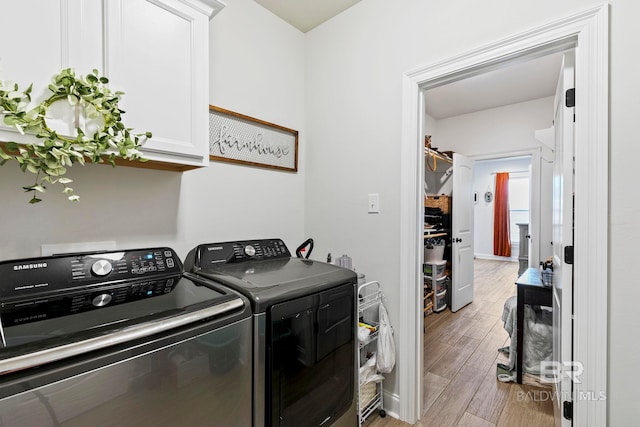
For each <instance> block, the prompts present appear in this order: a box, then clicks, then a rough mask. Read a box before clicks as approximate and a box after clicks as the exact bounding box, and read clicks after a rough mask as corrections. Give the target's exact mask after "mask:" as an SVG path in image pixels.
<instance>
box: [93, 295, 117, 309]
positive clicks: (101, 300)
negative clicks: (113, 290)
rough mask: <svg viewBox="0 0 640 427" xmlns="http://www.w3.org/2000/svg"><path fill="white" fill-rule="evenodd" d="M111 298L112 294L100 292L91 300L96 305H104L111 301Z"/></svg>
mask: <svg viewBox="0 0 640 427" xmlns="http://www.w3.org/2000/svg"><path fill="white" fill-rule="evenodd" d="M111 299H112V297H111V294H100V295H96V296H95V297H94V298H93V300H91V304H93V305H94V306H96V307H104V306H105V305H107V304H109V303H110V302H111Z"/></svg>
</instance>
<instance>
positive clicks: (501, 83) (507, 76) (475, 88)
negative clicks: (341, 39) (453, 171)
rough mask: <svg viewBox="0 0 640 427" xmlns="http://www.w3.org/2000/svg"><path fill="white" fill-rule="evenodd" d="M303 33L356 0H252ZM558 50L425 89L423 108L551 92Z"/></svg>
mask: <svg viewBox="0 0 640 427" xmlns="http://www.w3.org/2000/svg"><path fill="white" fill-rule="evenodd" d="M255 1H256V3H258V4H260V5H262V6H263V7H265V8H266V9H268V10H269V11H271V12H273V13H274V14H275V15H277V16H279V17H280V18H282V19H283V20H284V21H286V22H288V23H289V24H290V25H292V26H294V27H296V28H298V29H299V30H300V31H302V32H303V33H306V32H307V31H309V30H311V29H313V28H315V27H316V26H318V25H320V24H322V23H323V22H325V21H327V20H329V19H331V18H333V17H334V16H336V15H338V14H340V13H342V12H343V11H345V10H346V9H348V8H350V7H351V6H353V5H354V4H356V3H358V2H359V1H360V0H255ZM561 61H562V54H561V53H557V54H552V55H547V56H544V57H541V58H537V59H531V60H529V61H526V62H520V63H516V64H509V65H508V66H505V67H503V68H499V69H496V70H494V71H491V72H486V73H483V74H479V75H477V76H474V77H469V78H465V79H463V80H459V81H457V82H453V83H450V84H446V85H443V86H438V87H435V88H433V89H429V90H427V91H425V107H426V112H427V114H429V115H430V116H431V117H433V118H435V119H443V118H446V117H453V116H459V115H461V114H468V113H472V112H476V111H482V110H486V109H489V108H495V107H500V106H504V105H510V104H515V103H518V102H525V101H530V100H533V99H538V98H544V97H547V96H553V95H554V93H555V89H556V83H557V81H558V76H559V72H560V64H561Z"/></svg>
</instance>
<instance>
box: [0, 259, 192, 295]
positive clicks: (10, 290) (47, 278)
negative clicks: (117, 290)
mask: <svg viewBox="0 0 640 427" xmlns="http://www.w3.org/2000/svg"><path fill="white" fill-rule="evenodd" d="M176 274H182V262H180V259H179V258H178V256H177V254H176V253H175V251H174V250H173V249H171V248H151V249H133V250H125V251H109V252H92V253H77V254H61V255H54V256H50V257H40V258H31V259H22V260H14V261H3V262H0V277H2V279H3V280H2V281H3V286H1V287H0V301H3V302H5V301H11V300H14V299H16V298H17V299H22V298H28V299H32V298H34V296H38V295H47V294H52V293H56V292H64V291H68V290H72V289H76V288H78V289H82V288H87V287H93V286H97V285H102V284H112V283H120V282H124V281H131V280H144V279H149V280H151V279H153V278H154V277H156V276H166V275H174V276H175V275H176ZM104 298H106V297H104ZM96 301H97V303H98V304H103V305H105V304H106V303H105V302H104V301H105V300H104V299H102V300H100V299H98V300H96Z"/></svg>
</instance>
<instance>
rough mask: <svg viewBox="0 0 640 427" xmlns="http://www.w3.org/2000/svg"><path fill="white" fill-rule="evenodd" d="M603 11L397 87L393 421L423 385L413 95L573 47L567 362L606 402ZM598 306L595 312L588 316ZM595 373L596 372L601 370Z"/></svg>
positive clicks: (410, 77)
mask: <svg viewBox="0 0 640 427" xmlns="http://www.w3.org/2000/svg"><path fill="white" fill-rule="evenodd" d="M607 23H608V7H607V6H606V5H603V6H599V7H596V8H593V9H590V10H587V11H585V12H582V13H578V14H575V15H573V16H570V17H567V18H564V19H562V20H558V21H555V22H552V23H549V24H547V25H544V26H541V27H539V28H535V29H533V30H530V31H527V32H525V33H521V34H516V35H514V36H511V37H509V38H507V39H504V40H501V41H499V42H496V43H494V44H491V45H488V46H483V47H481V48H479V49H476V50H474V51H472V52H467V53H464V54H462V55H459V56H457V57H454V58H452V59H447V60H445V61H442V62H440V63H437V64H434V65H431V66H427V67H423V68H420V69H418V70H414V71H411V72H409V73H407V74H406V75H405V76H404V82H403V94H404V96H403V99H404V107H403V136H402V152H401V163H402V165H401V166H402V167H401V170H402V177H401V226H400V244H401V254H400V255H401V260H402V261H401V277H400V299H401V305H402V306H403V307H404V308H405V309H403V311H402V315H401V316H402V317H401V324H402V325H403V327H402V328H401V329H400V331H399V334H398V335H399V337H398V341H399V344H400V347H401V351H400V359H399V366H400V368H399V381H398V382H399V393H400V396H402V397H403V399H402V400H401V401H400V407H399V409H398V412H399V415H400V417H401V418H402V419H404V420H407V421H409V422H415V420H416V419H417V418H418V417H419V416H420V405H421V398H422V392H421V385H422V376H421V375H420V374H421V372H422V367H421V360H422V346H421V341H422V336H421V335H422V329H421V328H419V327H418V325H419V322H420V321H421V314H422V313H421V308H420V303H421V302H422V301H421V299H420V298H416V296H417V295H416V293H417V289H418V288H417V284H418V283H420V282H419V281H420V280H421V277H420V276H419V272H420V264H421V261H422V253H421V247H422V244H421V243H422V242H421V239H422V236H421V235H417V233H416V230H418V229H419V226H420V225H422V224H421V222H422V221H421V218H420V213H421V210H422V209H421V206H419V205H418V203H417V201H418V200H421V199H419V197H420V195H421V193H420V190H421V189H420V188H419V185H418V183H419V182H421V181H422V180H421V179H420V177H421V176H422V170H421V163H422V161H421V157H422V141H421V140H422V138H423V136H422V135H420V131H421V130H422V128H423V126H422V120H423V119H422V117H423V115H422V112H423V111H424V101H423V100H422V99H421V92H422V91H423V90H424V89H425V88H427V87H430V86H431V87H435V86H438V85H441V84H443V83H445V82H447V81H453V80H460V79H463V78H465V77H468V76H471V75H474V74H481V73H482V72H485V71H486V70H489V69H491V68H494V67H499V66H504V65H505V64H508V63H511V62H512V61H519V60H523V59H525V58H532V57H536V56H537V57H540V56H544V55H548V54H549V53H552V52H559V51H563V50H566V49H570V48H574V47H576V46H580V55H578V58H577V62H576V93H577V94H581V95H580V97H579V103H580V104H579V105H580V112H581V115H582V116H581V118H580V120H578V121H576V126H575V129H576V132H575V135H576V141H577V142H576V143H577V146H578V147H579V149H578V150H577V151H576V155H575V168H576V170H575V180H576V192H575V242H576V245H575V250H574V258H573V263H574V269H575V271H576V276H575V280H576V282H579V283H581V287H582V289H581V290H580V291H578V292H576V293H575V309H574V316H575V326H574V334H575V335H574V336H576V337H577V338H576V339H575V343H576V345H574V360H580V362H581V363H582V365H583V367H584V371H583V373H582V376H581V378H580V379H581V382H580V383H579V384H576V387H575V391H576V392H577V393H578V394H579V393H580V392H581V391H583V392H584V393H587V391H588V390H598V391H602V392H604V393H605V394H606V390H607V383H606V372H607V370H606V360H607V330H606V329H607V310H606V307H604V308H603V307H602V304H601V302H602V301H606V300H607V287H606V286H601V284H602V283H607V278H608V271H607V267H606V265H603V263H602V260H605V259H608V246H607V242H608V234H607V229H606V227H601V226H600V227H599V226H598V225H599V224H606V223H607V222H608V212H607V210H608V206H607V204H606V203H599V201H600V200H608V121H607V120H608V73H607V71H608V28H607ZM596 307H600V309H599V310H595V308H596ZM603 367H604V369H603ZM588 405H589V407H588V410H589V416H588V417H587V402H584V401H582V402H581V401H579V400H578V401H576V402H574V411H573V416H574V421H576V423H578V424H580V421H581V420H582V421H585V422H586V420H587V418H589V420H590V421H594V422H595V423H597V424H598V423H599V424H605V423H606V408H607V405H606V400H601V401H598V402H595V403H594V402H588Z"/></svg>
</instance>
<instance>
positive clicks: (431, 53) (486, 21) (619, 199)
mask: <svg viewBox="0 0 640 427" xmlns="http://www.w3.org/2000/svg"><path fill="white" fill-rule="evenodd" d="M600 3H601V2H600V1H595V0H593V1H590V0H566V1H563V2H557V1H554V0H536V1H533V0H523V1H519V2H517V5H516V4H515V3H514V2H512V1H509V0H490V1H485V2H470V1H468V2H425V1H420V0H404V1H399V2H393V4H391V3H389V2H386V1H383V0H364V1H361V2H359V3H357V4H356V5H355V6H353V7H351V8H350V9H348V10H347V11H345V12H344V13H342V14H341V15H339V16H338V17H336V18H335V19H332V20H330V21H328V22H326V23H325V24H323V25H322V26H320V27H318V28H316V29H315V30H312V31H311V32H309V33H308V34H307V51H306V54H307V64H306V78H307V83H306V89H307V98H306V109H307V131H308V134H307V140H308V145H309V151H308V154H309V156H308V159H309V168H308V174H307V176H306V179H307V182H306V187H305V188H306V190H307V199H306V203H305V218H306V224H305V227H306V230H307V233H308V234H309V235H312V236H315V237H317V238H318V240H319V241H320V244H319V246H318V248H319V250H320V251H321V252H326V251H329V250H331V251H334V252H342V251H347V252H348V253H349V254H350V255H351V256H352V257H353V258H354V262H355V265H356V266H357V267H358V268H360V269H362V271H364V272H366V274H367V277H368V278H372V279H378V280H380V281H382V283H383V286H384V291H385V293H386V295H387V299H388V306H389V311H390V317H391V321H392V322H393V323H394V325H395V326H396V328H402V327H403V325H399V324H398V319H399V311H400V310H401V307H400V304H399V300H398V295H399V291H398V288H397V287H398V280H399V277H400V271H399V268H400V267H399V266H400V259H399V254H400V248H399V247H398V245H399V239H398V233H399V222H400V217H399V211H400V207H399V193H400V188H399V186H400V170H399V165H400V133H401V130H402V124H401V111H402V87H401V81H402V75H403V73H405V72H407V71H409V70H413V69H415V68H417V67H419V66H424V65H428V64H432V63H435V62H438V61H441V60H443V59H445V58H448V57H452V56H454V55H457V54H461V53H463V52H465V51H468V50H470V49H473V48H477V47H480V46H482V45H484V44H487V43H490V42H494V41H497V40H499V39H503V38H505V37H508V36H510V35H512V34H515V33H518V32H521V31H525V30H527V29H529V28H532V27H537V26H540V25H543V24H545V23H547V22H549V21H552V20H556V19H560V18H563V17H565V16H567V15H570V14H574V13H577V12H580V11H582V10H585V9H587V8H589V7H592V6H595V5H598V4H600ZM610 4H611V39H610V47H611V51H610V58H611V69H610V71H611V74H610V78H611V84H610V90H611V92H610V107H611V109H610V117H611V122H610V126H611V127H610V135H611V146H610V147H611V158H610V166H611V168H610V171H611V172H610V174H611V184H610V201H609V203H610V207H611V216H610V223H609V224H603V226H608V227H609V230H610V259H609V260H602V261H603V262H608V263H609V267H610V268H609V271H610V279H611V280H610V283H609V284H608V286H609V290H610V301H609V302H608V304H609V313H610V314H609V316H610V324H609V331H610V335H609V339H610V359H609V361H608V364H609V380H610V383H609V387H610V388H609V394H608V404H609V424H610V425H629V424H633V423H634V422H635V421H637V420H638V419H640V405H636V404H635V401H636V399H635V390H636V386H637V378H638V368H637V363H636V362H635V358H636V357H635V355H637V354H640V340H635V339H630V337H629V336H628V333H627V332H625V331H629V330H630V328H629V327H630V326H632V325H634V326H637V325H638V323H639V322H638V316H637V314H636V312H637V309H636V306H637V301H640V287H638V286H636V284H635V283H634V281H633V280H634V279H633V278H634V277H636V274H635V273H636V272H635V269H634V267H633V266H634V265H635V264H637V262H636V258H637V250H636V248H637V242H638V241H640V227H639V225H640V224H639V220H638V218H640V201H639V200H638V198H637V197H636V196H635V194H636V193H637V190H636V188H635V186H634V185H630V183H633V182H635V181H636V180H637V170H638V168H637V162H638V158H640V146H639V145H638V144H637V143H636V141H635V139H636V136H635V135H636V134H637V116H638V110H639V108H638V105H637V96H636V94H637V93H639V92H640V80H639V79H638V78H637V76H638V75H640V61H639V60H638V58H637V55H633V54H630V52H636V51H638V48H640V40H639V39H638V38H637V37H632V35H633V34H635V32H636V27H637V22H636V21H637V16H640V3H638V2H631V1H628V0H612V1H610ZM523 84H526V82H523ZM577 120H580V118H579V114H578V118H577ZM548 126H549V124H548V123H546V124H544V125H542V126H538V127H536V128H537V129H540V128H543V127H548ZM442 132H443V129H442V128H441V127H440V126H439V127H438V135H439V138H443V134H442ZM470 143H471V142H470ZM473 143H474V144H476V146H477V152H480V150H483V149H485V147H486V143H489V144H492V143H493V142H492V141H483V140H480V139H479V138H475V140H474V141H473ZM439 145H442V146H444V143H443V144H439ZM449 148H453V149H454V151H456V150H455V148H456V147H449ZM578 149H579V147H578ZM468 154H470V155H471V154H475V153H468ZM370 192H378V193H380V200H381V207H382V210H381V213H380V214H378V215H368V214H367V213H366V195H367V193H370ZM602 202H603V203H607V201H606V200H603V201H602ZM603 286H605V284H603ZM602 303H603V304H607V302H606V301H603V302H602ZM400 348H401V349H402V347H400ZM400 351H402V350H400ZM385 387H386V388H387V389H388V391H390V392H391V393H397V392H398V385H397V382H396V381H395V378H394V377H393V376H390V377H389V380H388V381H387V382H386V383H385ZM399 398H400V399H408V398H410V396H399Z"/></svg>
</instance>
